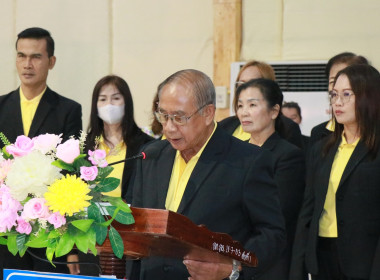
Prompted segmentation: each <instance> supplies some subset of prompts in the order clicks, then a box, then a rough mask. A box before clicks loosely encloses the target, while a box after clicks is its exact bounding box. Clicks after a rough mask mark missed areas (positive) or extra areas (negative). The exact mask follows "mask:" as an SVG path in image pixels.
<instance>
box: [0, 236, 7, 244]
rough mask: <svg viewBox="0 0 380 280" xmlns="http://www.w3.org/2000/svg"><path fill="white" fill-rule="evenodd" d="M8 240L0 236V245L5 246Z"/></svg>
mask: <svg viewBox="0 0 380 280" xmlns="http://www.w3.org/2000/svg"><path fill="white" fill-rule="evenodd" d="M7 243H8V240H7V239H6V238H4V237H2V236H0V245H7Z"/></svg>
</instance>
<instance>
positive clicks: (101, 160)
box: [88, 150, 108, 167]
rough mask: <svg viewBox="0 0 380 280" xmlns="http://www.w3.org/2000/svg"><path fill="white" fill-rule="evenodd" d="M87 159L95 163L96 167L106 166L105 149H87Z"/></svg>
mask: <svg viewBox="0 0 380 280" xmlns="http://www.w3.org/2000/svg"><path fill="white" fill-rule="evenodd" d="M88 155H89V157H88V159H89V160H90V161H91V163H92V164H93V165H96V166H98V167H106V166H107V165H108V163H107V161H106V151H104V150H95V151H91V150H90V151H88Z"/></svg>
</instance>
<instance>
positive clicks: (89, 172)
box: [80, 166, 98, 181]
mask: <svg viewBox="0 0 380 280" xmlns="http://www.w3.org/2000/svg"><path fill="white" fill-rule="evenodd" d="M96 176H98V168H97V167H96V166H91V167H86V166H81V167H80V177H81V178H82V179H83V180H85V181H93V180H95V178H96Z"/></svg>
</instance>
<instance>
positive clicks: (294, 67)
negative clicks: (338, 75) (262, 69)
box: [270, 63, 328, 92]
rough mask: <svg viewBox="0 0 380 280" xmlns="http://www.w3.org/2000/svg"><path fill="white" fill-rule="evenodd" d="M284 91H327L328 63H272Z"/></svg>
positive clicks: (277, 79)
mask: <svg viewBox="0 0 380 280" xmlns="http://www.w3.org/2000/svg"><path fill="white" fill-rule="evenodd" d="M270 64H271V65H272V67H273V69H274V72H275V74H276V81H277V82H278V83H279V85H280V88H281V90H282V91H286V92H300V91H302V92H307V91H313V92H314V91H327V84H328V81H327V79H326V76H325V68H326V63H313V64H305V63H300V64H297V63H291V64H286V63H281V64H276V63H270Z"/></svg>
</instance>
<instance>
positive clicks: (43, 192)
mask: <svg viewBox="0 0 380 280" xmlns="http://www.w3.org/2000/svg"><path fill="white" fill-rule="evenodd" d="M0 138H1V140H2V142H3V143H4V145H5V146H4V148H3V149H2V152H0V244H3V245H7V247H8V250H9V251H10V252H11V253H12V254H13V255H16V254H17V253H19V255H20V256H23V255H24V254H25V252H26V250H27V249H28V248H29V247H31V248H46V257H47V259H48V260H50V262H52V259H53V257H54V256H55V257H59V256H63V255H65V254H68V253H69V252H70V251H71V250H72V249H73V247H74V245H75V246H76V248H77V249H78V250H80V251H82V252H84V253H87V252H88V251H89V250H91V252H92V253H93V254H95V255H96V253H97V249H96V243H97V244H99V245H101V244H103V242H104V240H105V239H106V237H107V235H108V236H109V239H110V242H111V246H112V249H113V252H114V254H115V255H116V256H117V257H119V258H122V256H123V252H124V245H123V241H122V239H121V237H120V235H119V233H118V232H117V230H116V229H115V228H114V227H113V226H112V225H111V223H112V221H113V220H116V221H118V222H120V223H122V224H133V223H134V219H133V216H132V213H131V210H130V208H129V206H128V205H127V204H126V203H125V202H123V200H122V199H121V198H120V197H110V196H107V195H106V194H107V192H109V191H112V190H114V189H115V188H117V187H118V185H119V184H120V180H119V179H116V178H113V177H109V174H110V173H111V172H112V170H113V167H111V166H108V163H107V161H106V160H105V156H106V154H105V151H103V150H96V149H95V150H94V151H89V152H88V155H86V154H84V153H83V149H84V140H85V138H86V135H85V134H84V133H82V135H81V136H80V138H79V140H78V139H74V138H70V139H69V140H67V141H65V142H64V143H61V142H62V138H61V135H54V134H44V135H39V136H37V137H34V138H32V139H31V138H29V137H27V136H19V137H17V139H16V142H15V143H13V144H12V143H9V141H8V140H7V138H6V137H5V136H4V135H3V134H2V133H0ZM103 202H106V203H107V202H108V205H109V206H104V203H103ZM106 214H107V215H106Z"/></svg>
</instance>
